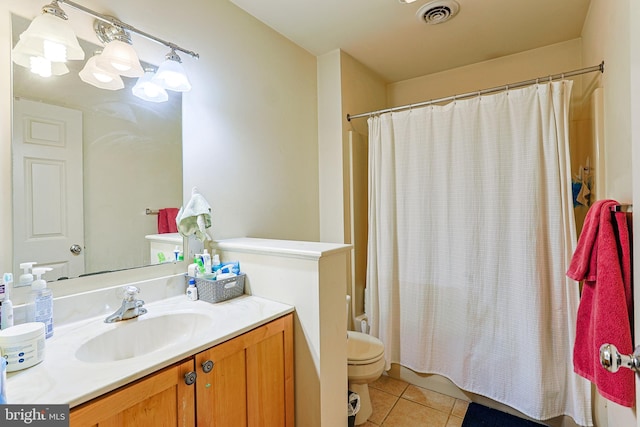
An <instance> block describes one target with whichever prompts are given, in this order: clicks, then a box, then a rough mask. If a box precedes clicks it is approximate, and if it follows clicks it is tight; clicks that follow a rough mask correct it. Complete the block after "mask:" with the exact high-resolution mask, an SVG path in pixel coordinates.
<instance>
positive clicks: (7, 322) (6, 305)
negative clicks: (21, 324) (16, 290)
mask: <svg viewBox="0 0 640 427" xmlns="http://www.w3.org/2000/svg"><path fill="white" fill-rule="evenodd" d="M2 281H3V282H4V299H3V300H2V301H1V302H0V303H1V304H2V307H0V310H1V312H0V329H7V328H10V327H11V326H13V303H12V302H11V299H10V298H9V296H10V295H9V294H10V292H11V288H12V287H13V274H11V273H4V275H3V276H2Z"/></svg>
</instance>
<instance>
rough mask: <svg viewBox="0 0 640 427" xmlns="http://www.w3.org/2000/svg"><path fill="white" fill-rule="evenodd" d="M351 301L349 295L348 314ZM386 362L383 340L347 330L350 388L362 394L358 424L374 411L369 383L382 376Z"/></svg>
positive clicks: (357, 418)
mask: <svg viewBox="0 0 640 427" xmlns="http://www.w3.org/2000/svg"><path fill="white" fill-rule="evenodd" d="M349 302H350V297H349V296H347V314H348V313H349ZM348 317H349V316H347V318H348ZM384 364H385V361H384V345H383V344H382V341H380V340H379V339H378V338H376V337H373V336H371V335H367V334H364V333H362V332H355V331H347V375H348V377H349V390H351V391H353V392H356V393H358V395H359V396H360V411H358V413H357V414H356V425H359V424H364V423H365V422H366V421H367V419H368V418H369V417H370V416H371V413H372V412H373V408H372V407H371V398H370V397H369V383H370V382H373V381H375V380H377V379H378V378H380V375H382V372H383V371H384Z"/></svg>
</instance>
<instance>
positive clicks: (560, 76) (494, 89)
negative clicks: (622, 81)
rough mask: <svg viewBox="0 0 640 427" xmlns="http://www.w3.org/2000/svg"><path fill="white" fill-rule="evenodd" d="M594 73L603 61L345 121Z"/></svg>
mask: <svg viewBox="0 0 640 427" xmlns="http://www.w3.org/2000/svg"><path fill="white" fill-rule="evenodd" d="M594 71H600V72H601V73H604V61H602V62H601V63H600V64H598V65H594V66H593V67H587V68H581V69H579V70H574V71H569V72H566V73H560V74H554V75H549V76H544V77H538V78H536V79H530V80H525V81H522V82H517V83H510V84H507V85H502V86H496V87H492V88H489V89H482V90H476V91H475V92H467V93H463V94H461V95H453V96H447V97H445V98H438V99H432V100H430V101H424V102H418V103H417V104H407V105H402V106H400V107H393V108H385V109H383V110H377V111H370V112H368V113H360V114H354V115H351V114H347V120H348V121H351V119H359V118H360V117H368V116H373V115H375V114H383V113H391V112H394V111H402V110H408V109H410V108H414V107H424V106H425V105H431V104H435V103H438V102H444V101H455V100H458V99H466V98H472V97H474V96H480V95H486V94H488V93H496V92H501V91H504V90H509V89H514V88H519V87H523V86H529V85H532V84H534V83H539V82H540V81H544V80H548V81H552V80H557V79H564V78H565V77H573V76H578V75H580V74H587V73H593V72H594Z"/></svg>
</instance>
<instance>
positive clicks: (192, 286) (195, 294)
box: [187, 279, 198, 301]
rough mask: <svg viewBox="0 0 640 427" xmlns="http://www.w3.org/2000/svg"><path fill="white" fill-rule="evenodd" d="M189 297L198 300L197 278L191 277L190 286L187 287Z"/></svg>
mask: <svg viewBox="0 0 640 427" xmlns="http://www.w3.org/2000/svg"><path fill="white" fill-rule="evenodd" d="M187 298H189V299H190V300H191V301H197V300H198V288H196V279H189V287H188V288H187Z"/></svg>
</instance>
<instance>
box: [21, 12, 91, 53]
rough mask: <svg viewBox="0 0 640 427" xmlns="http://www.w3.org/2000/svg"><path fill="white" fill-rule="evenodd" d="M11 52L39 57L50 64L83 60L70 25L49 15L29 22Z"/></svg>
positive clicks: (80, 49)
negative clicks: (45, 59)
mask: <svg viewBox="0 0 640 427" xmlns="http://www.w3.org/2000/svg"><path fill="white" fill-rule="evenodd" d="M45 42H46V43H45ZM45 45H46V46H45ZM13 51H14V52H15V53H22V54H28V55H30V56H41V57H43V58H47V59H48V60H49V61H51V62H66V61H67V60H82V59H84V51H83V50H82V48H81V47H80V44H79V43H78V39H77V38H76V35H75V33H74V32H73V29H72V28H71V25H69V23H68V22H67V21H65V20H64V19H61V18H58V17H56V16H53V15H51V14H49V13H43V14H42V15H40V16H38V17H36V18H35V19H34V20H33V21H32V22H31V25H29V28H27V29H26V31H25V32H24V33H22V34H20V40H19V41H18V43H17V44H16V47H14V48H13Z"/></svg>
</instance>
